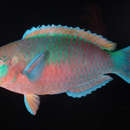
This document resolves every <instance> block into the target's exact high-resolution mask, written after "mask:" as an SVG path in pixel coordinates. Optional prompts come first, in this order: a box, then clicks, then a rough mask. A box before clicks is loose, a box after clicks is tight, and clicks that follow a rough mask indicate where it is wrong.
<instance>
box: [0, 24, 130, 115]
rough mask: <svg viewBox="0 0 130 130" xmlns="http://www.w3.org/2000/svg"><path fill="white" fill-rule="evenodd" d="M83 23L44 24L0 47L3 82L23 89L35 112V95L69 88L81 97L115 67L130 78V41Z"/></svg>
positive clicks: (0, 80)
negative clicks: (120, 43)
mask: <svg viewBox="0 0 130 130" xmlns="http://www.w3.org/2000/svg"><path fill="white" fill-rule="evenodd" d="M115 47H116V44H115V43H113V42H111V41H109V40H107V39H105V38H103V37H102V36H99V35H96V34H93V33H91V32H90V31H84V30H81V29H79V28H71V27H66V26H54V25H52V26H42V27H37V28H32V29H30V30H28V31H26V32H25V34H24V36H23V38H22V40H19V41H16V42H13V43H10V44H8V45H6V46H3V47H1V48H0V72H1V74H0V85H1V86H2V87H4V88H6V89H8V90H10V91H13V92H16V93H20V94H23V95H24V101H25V105H26V108H27V109H28V111H29V112H30V113H31V114H33V115H35V114H36V112H37V110H38V107H39V104H40V101H39V97H38V96H37V95H48V94H60V93H66V94H67V95H68V96H71V97H82V96H86V95H87V94H90V93H92V91H95V90H96V89H97V88H101V87H102V86H104V85H105V84H106V83H108V82H110V81H111V80H112V78H111V77H110V76H108V75H107V74H108V73H116V74H118V75H119V76H121V77H122V78H123V79H124V80H126V81H127V82H128V83H130V67H129V66H130V47H127V48H125V49H122V50H119V51H115V52H114V51H113V50H114V49H115Z"/></svg>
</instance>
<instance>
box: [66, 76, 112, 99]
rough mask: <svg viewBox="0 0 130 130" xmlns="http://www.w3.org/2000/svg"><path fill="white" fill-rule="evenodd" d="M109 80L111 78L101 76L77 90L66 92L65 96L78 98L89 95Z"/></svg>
mask: <svg viewBox="0 0 130 130" xmlns="http://www.w3.org/2000/svg"><path fill="white" fill-rule="evenodd" d="M111 80H112V78H111V77H110V76H102V77H100V78H98V79H97V80H95V81H94V80H93V81H91V82H89V83H86V84H83V85H81V86H80V87H79V86H78V87H77V88H72V89H70V90H69V91H67V92H66V94H67V95H68V96H71V97H73V98H80V97H83V96H86V95H88V94H91V93H92V92H93V91H96V90H97V89H98V88H101V87H102V86H104V85H106V84H107V83H108V82H110V81H111Z"/></svg>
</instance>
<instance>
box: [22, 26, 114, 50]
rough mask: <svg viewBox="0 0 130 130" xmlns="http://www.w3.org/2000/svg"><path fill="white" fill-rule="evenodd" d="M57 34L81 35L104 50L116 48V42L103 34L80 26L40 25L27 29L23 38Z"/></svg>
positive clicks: (80, 36)
mask: <svg viewBox="0 0 130 130" xmlns="http://www.w3.org/2000/svg"><path fill="white" fill-rule="evenodd" d="M57 34H62V35H68V36H72V37H79V38H82V39H84V40H86V41H89V42H90V43H92V44H95V45H97V46H99V47H100V48H101V49H104V50H108V51H111V50H114V49H115V48H116V43H113V42H112V41H109V40H107V39H106V38H103V37H102V36H101V35H97V34H96V33H91V32H90V31H84V30H83V29H80V28H79V27H76V28H73V27H67V26H61V25H57V26H55V25H51V26H50V25H48V26H44V25H43V26H38V27H36V28H35V27H33V28H31V29H30V30H27V31H26V32H25V33H24V35H23V39H28V38H33V37H38V36H42V35H47V36H55V35H57Z"/></svg>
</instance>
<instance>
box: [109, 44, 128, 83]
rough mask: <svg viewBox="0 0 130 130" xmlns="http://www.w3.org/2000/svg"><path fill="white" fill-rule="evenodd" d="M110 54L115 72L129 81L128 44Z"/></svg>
mask: <svg viewBox="0 0 130 130" xmlns="http://www.w3.org/2000/svg"><path fill="white" fill-rule="evenodd" d="M111 56H112V59H113V63H114V65H115V66H114V69H115V71H116V74H117V75H119V76H120V77H121V78H122V79H124V80H125V81H126V82H128V83H130V46H128V47H127V48H124V49H121V50H119V51H116V52H114V53H112V55H111Z"/></svg>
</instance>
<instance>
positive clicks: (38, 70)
mask: <svg viewBox="0 0 130 130" xmlns="http://www.w3.org/2000/svg"><path fill="white" fill-rule="evenodd" d="M48 54H49V53H48V51H46V52H45V53H40V54H38V55H37V56H36V57H34V58H33V59H32V61H31V62H30V63H29V64H28V65H27V67H26V68H25V69H24V71H23V74H25V75H26V76H27V77H28V79H29V80H30V81H35V80H37V79H38V78H39V77H40V76H41V74H42V72H43V68H44V65H45V60H46V59H47V57H48Z"/></svg>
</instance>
